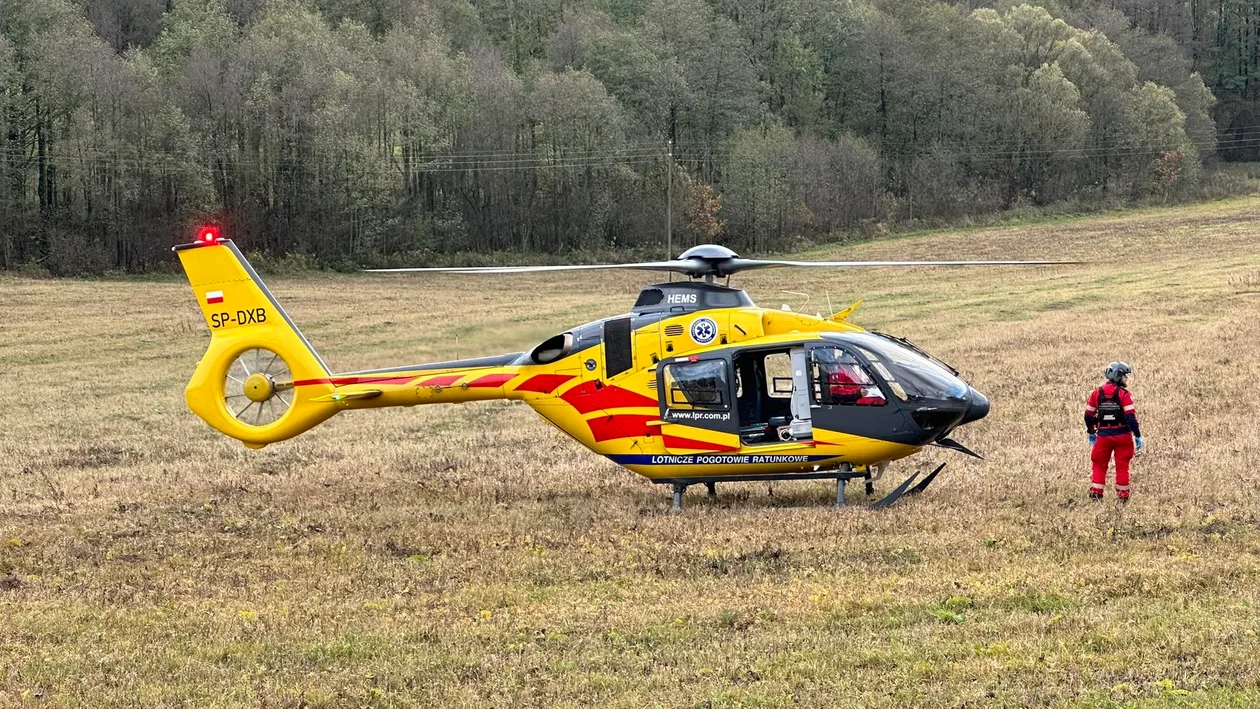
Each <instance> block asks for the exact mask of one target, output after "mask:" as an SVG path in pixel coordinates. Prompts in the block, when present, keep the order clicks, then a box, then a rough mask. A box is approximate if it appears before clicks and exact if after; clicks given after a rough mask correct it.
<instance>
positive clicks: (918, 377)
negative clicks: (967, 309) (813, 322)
mask: <svg viewBox="0 0 1260 709" xmlns="http://www.w3.org/2000/svg"><path fill="white" fill-rule="evenodd" d="M834 337H835V339H837V340H840V341H842V342H844V343H847V344H849V345H851V346H853V347H855V348H856V349H857V350H858V351H859V352H861V354H862V355H863V356H864V357H866V359H867V360H868V361H869V362H870V363H871V366H872V367H873V368H874V369H875V371H876V372H878V374H879V376H880V378H881V379H883V380H884V382H885V383H886V384H888V388H889V389H891V390H892V393H893V394H894V395H896V397H897V398H899V399H901V400H902V401H915V400H921V399H932V400H942V399H966V398H967V393H968V388H967V384H966V383H965V382H963V381H962V380H961V379H959V378H958V377H956V376H955V375H954V374H953V372H950V371H949V370H948V369H946V368H945V367H944V366H942V365H941V364H939V363H937V362H934V361H932V360H931V359H929V358H928V357H925V356H924V355H922V354H919V353H918V352H915V351H914V350H912V349H910V348H909V347H905V346H903V345H901V344H898V343H897V342H894V341H893V340H890V339H888V338H886V337H880V336H878V335H872V334H869V333H865V332H847V333H844V334H842V335H836V336H834Z"/></svg>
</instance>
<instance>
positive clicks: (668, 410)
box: [656, 356, 739, 454]
mask: <svg viewBox="0 0 1260 709" xmlns="http://www.w3.org/2000/svg"><path fill="white" fill-rule="evenodd" d="M656 371H657V387H658V389H659V394H660V402H661V436H662V438H663V439H664V442H665V449H666V450H668V451H669V452H670V453H677V454H687V453H707V452H726V451H734V450H739V421H738V420H737V418H736V413H735V382H734V377H733V376H732V370H731V360H730V359H729V358H725V357H720V356H718V357H710V358H708V359H700V358H698V357H680V358H677V359H674V360H665V361H662V362H661V363H660V365H659V366H658V367H657V370H656Z"/></svg>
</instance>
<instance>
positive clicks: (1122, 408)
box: [1085, 382, 1142, 500]
mask: <svg viewBox="0 0 1260 709" xmlns="http://www.w3.org/2000/svg"><path fill="white" fill-rule="evenodd" d="M1085 430H1087V431H1089V432H1090V433H1091V434H1096V435H1097V436H1098V440H1097V441H1096V442H1095V443H1094V447H1093V449H1092V450H1091V451H1090V455H1089V458H1090V462H1091V463H1092V464H1093V477H1092V479H1091V481H1090V487H1089V494H1090V496H1091V497H1102V495H1103V491H1104V490H1105V489H1106V487H1107V466H1108V464H1110V463H1111V456H1112V454H1113V453H1114V454H1115V457H1116V495H1117V496H1118V497H1120V498H1121V499H1126V500H1127V499H1128V498H1129V462H1130V461H1132V460H1133V438H1134V437H1135V436H1141V435H1142V432H1141V430H1140V429H1139V428H1138V420H1137V407H1135V406H1134V405H1133V395H1132V394H1130V393H1129V390H1128V389H1126V388H1125V387H1123V386H1119V385H1117V384H1115V383H1113V382H1107V383H1106V384H1104V385H1103V386H1102V387H1100V388H1098V389H1095V390H1094V391H1092V392H1090V395H1089V402H1088V403H1086V404H1085Z"/></svg>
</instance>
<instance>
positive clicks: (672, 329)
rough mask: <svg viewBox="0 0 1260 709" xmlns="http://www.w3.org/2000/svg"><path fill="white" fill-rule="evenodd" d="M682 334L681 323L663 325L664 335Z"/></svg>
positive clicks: (675, 335) (674, 335)
mask: <svg viewBox="0 0 1260 709" xmlns="http://www.w3.org/2000/svg"><path fill="white" fill-rule="evenodd" d="M682 334H683V326H682V325H666V326H665V336H666V337H681V336H682Z"/></svg>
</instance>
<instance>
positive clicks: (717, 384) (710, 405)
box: [664, 359, 730, 411]
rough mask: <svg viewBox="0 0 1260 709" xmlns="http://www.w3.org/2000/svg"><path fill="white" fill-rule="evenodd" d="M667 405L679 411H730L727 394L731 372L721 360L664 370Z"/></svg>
mask: <svg viewBox="0 0 1260 709" xmlns="http://www.w3.org/2000/svg"><path fill="white" fill-rule="evenodd" d="M664 377H665V396H666V399H665V401H666V405H667V406H668V407H669V408H671V409H675V410H678V411H689V410H693V409H704V410H720V411H725V410H726V409H728V408H730V402H729V401H728V400H727V391H728V387H729V385H730V372H729V370H728V368H727V365H726V361H725V360H721V359H713V360H707V361H704V362H676V363H674V364H669V365H666V366H665V374H664Z"/></svg>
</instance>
